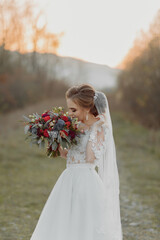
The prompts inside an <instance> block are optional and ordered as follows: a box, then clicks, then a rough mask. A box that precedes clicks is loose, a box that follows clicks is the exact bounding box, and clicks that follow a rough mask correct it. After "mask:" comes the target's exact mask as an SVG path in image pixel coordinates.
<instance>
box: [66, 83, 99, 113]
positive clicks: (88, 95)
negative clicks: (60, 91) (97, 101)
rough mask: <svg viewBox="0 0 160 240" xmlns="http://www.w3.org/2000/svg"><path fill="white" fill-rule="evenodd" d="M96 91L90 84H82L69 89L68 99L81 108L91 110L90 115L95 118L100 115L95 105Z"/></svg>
mask: <svg viewBox="0 0 160 240" xmlns="http://www.w3.org/2000/svg"><path fill="white" fill-rule="evenodd" d="M94 95H95V90H94V88H93V87H92V86H91V85H89V84H81V85H78V86H73V87H71V88H69V89H68V90H67V92H66V98H69V99H71V100H72V101H73V102H74V103H75V104H77V105H79V106H80V107H83V108H86V109H90V111H89V113H91V114H93V115H94V116H95V117H96V116H97V115H98V112H97V109H96V107H95V105H94Z"/></svg>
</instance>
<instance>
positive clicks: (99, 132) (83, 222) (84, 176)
mask: <svg viewBox="0 0 160 240" xmlns="http://www.w3.org/2000/svg"><path fill="white" fill-rule="evenodd" d="M104 131H107V128H104V127H103V125H100V126H99V125H98V121H97V122H95V123H94V124H93V125H92V126H91V128H90V129H87V130H85V134H84V135H81V138H80V142H79V143H78V145H74V146H72V147H71V148H70V149H69V151H68V154H67V163H66V169H65V170H64V171H63V172H62V174H61V175H60V176H59V178H58V180H57V182H56V184H55V185H54V187H53V189H52V191H51V193H50V195H49V197H48V200H47V201H46V204H45V205H44V208H43V210H42V213H41V215H40V217H39V220H38V223H37V225H36V228H35V230H34V232H33V234H32V236H31V239H30V240H113V239H114V240H115V239H116V240H121V238H115V237H114V236H113V235H114V234H113V235H112V232H111V229H110V227H109V219H107V212H106V195H105V187H104V184H103V182H102V180H101V178H100V176H99V174H98V172H97V171H96V169H95V167H96V166H97V167H98V166H99V161H100V158H101V157H102V154H103V147H104ZM105 144H106V143H105ZM107 226H108V227H107Z"/></svg>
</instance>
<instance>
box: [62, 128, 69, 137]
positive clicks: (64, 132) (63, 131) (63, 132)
mask: <svg viewBox="0 0 160 240" xmlns="http://www.w3.org/2000/svg"><path fill="white" fill-rule="evenodd" d="M63 134H65V135H66V136H68V133H67V132H66V131H65V130H61V131H60V135H61V137H63Z"/></svg>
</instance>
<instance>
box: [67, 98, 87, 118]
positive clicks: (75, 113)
mask: <svg viewBox="0 0 160 240" xmlns="http://www.w3.org/2000/svg"><path fill="white" fill-rule="evenodd" d="M66 102H67V106H68V114H69V116H70V117H76V118H78V120H79V121H81V122H83V121H84V119H85V117H86V113H87V110H86V109H84V108H82V107H80V106H79V105H77V104H76V103H74V102H73V101H72V100H71V99H70V98H67V99H66Z"/></svg>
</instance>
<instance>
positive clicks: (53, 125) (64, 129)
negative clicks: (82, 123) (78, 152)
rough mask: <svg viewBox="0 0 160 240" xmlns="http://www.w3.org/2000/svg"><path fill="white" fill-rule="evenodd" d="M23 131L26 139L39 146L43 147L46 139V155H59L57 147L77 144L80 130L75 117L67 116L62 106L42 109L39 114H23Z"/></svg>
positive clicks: (68, 146)
mask: <svg viewBox="0 0 160 240" xmlns="http://www.w3.org/2000/svg"><path fill="white" fill-rule="evenodd" d="M23 117H24V119H25V120H26V121H25V127H24V131H25V134H27V137H26V139H28V138H30V140H31V142H30V143H31V145H32V143H34V144H36V145H38V146H39V147H40V148H41V147H45V142H46V141H47V144H48V146H47V156H49V157H51V156H52V157H57V156H60V151H59V147H60V146H61V147H62V148H63V149H64V148H67V149H68V148H70V147H71V145H73V144H77V143H78V141H79V137H80V134H81V131H80V130H79V129H78V120H77V118H71V117H70V116H68V112H64V109H63V108H62V107H55V108H53V109H52V110H47V111H44V112H43V113H42V114H41V115H39V114H38V113H33V114H32V115H29V117H26V116H24V115H23Z"/></svg>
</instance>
